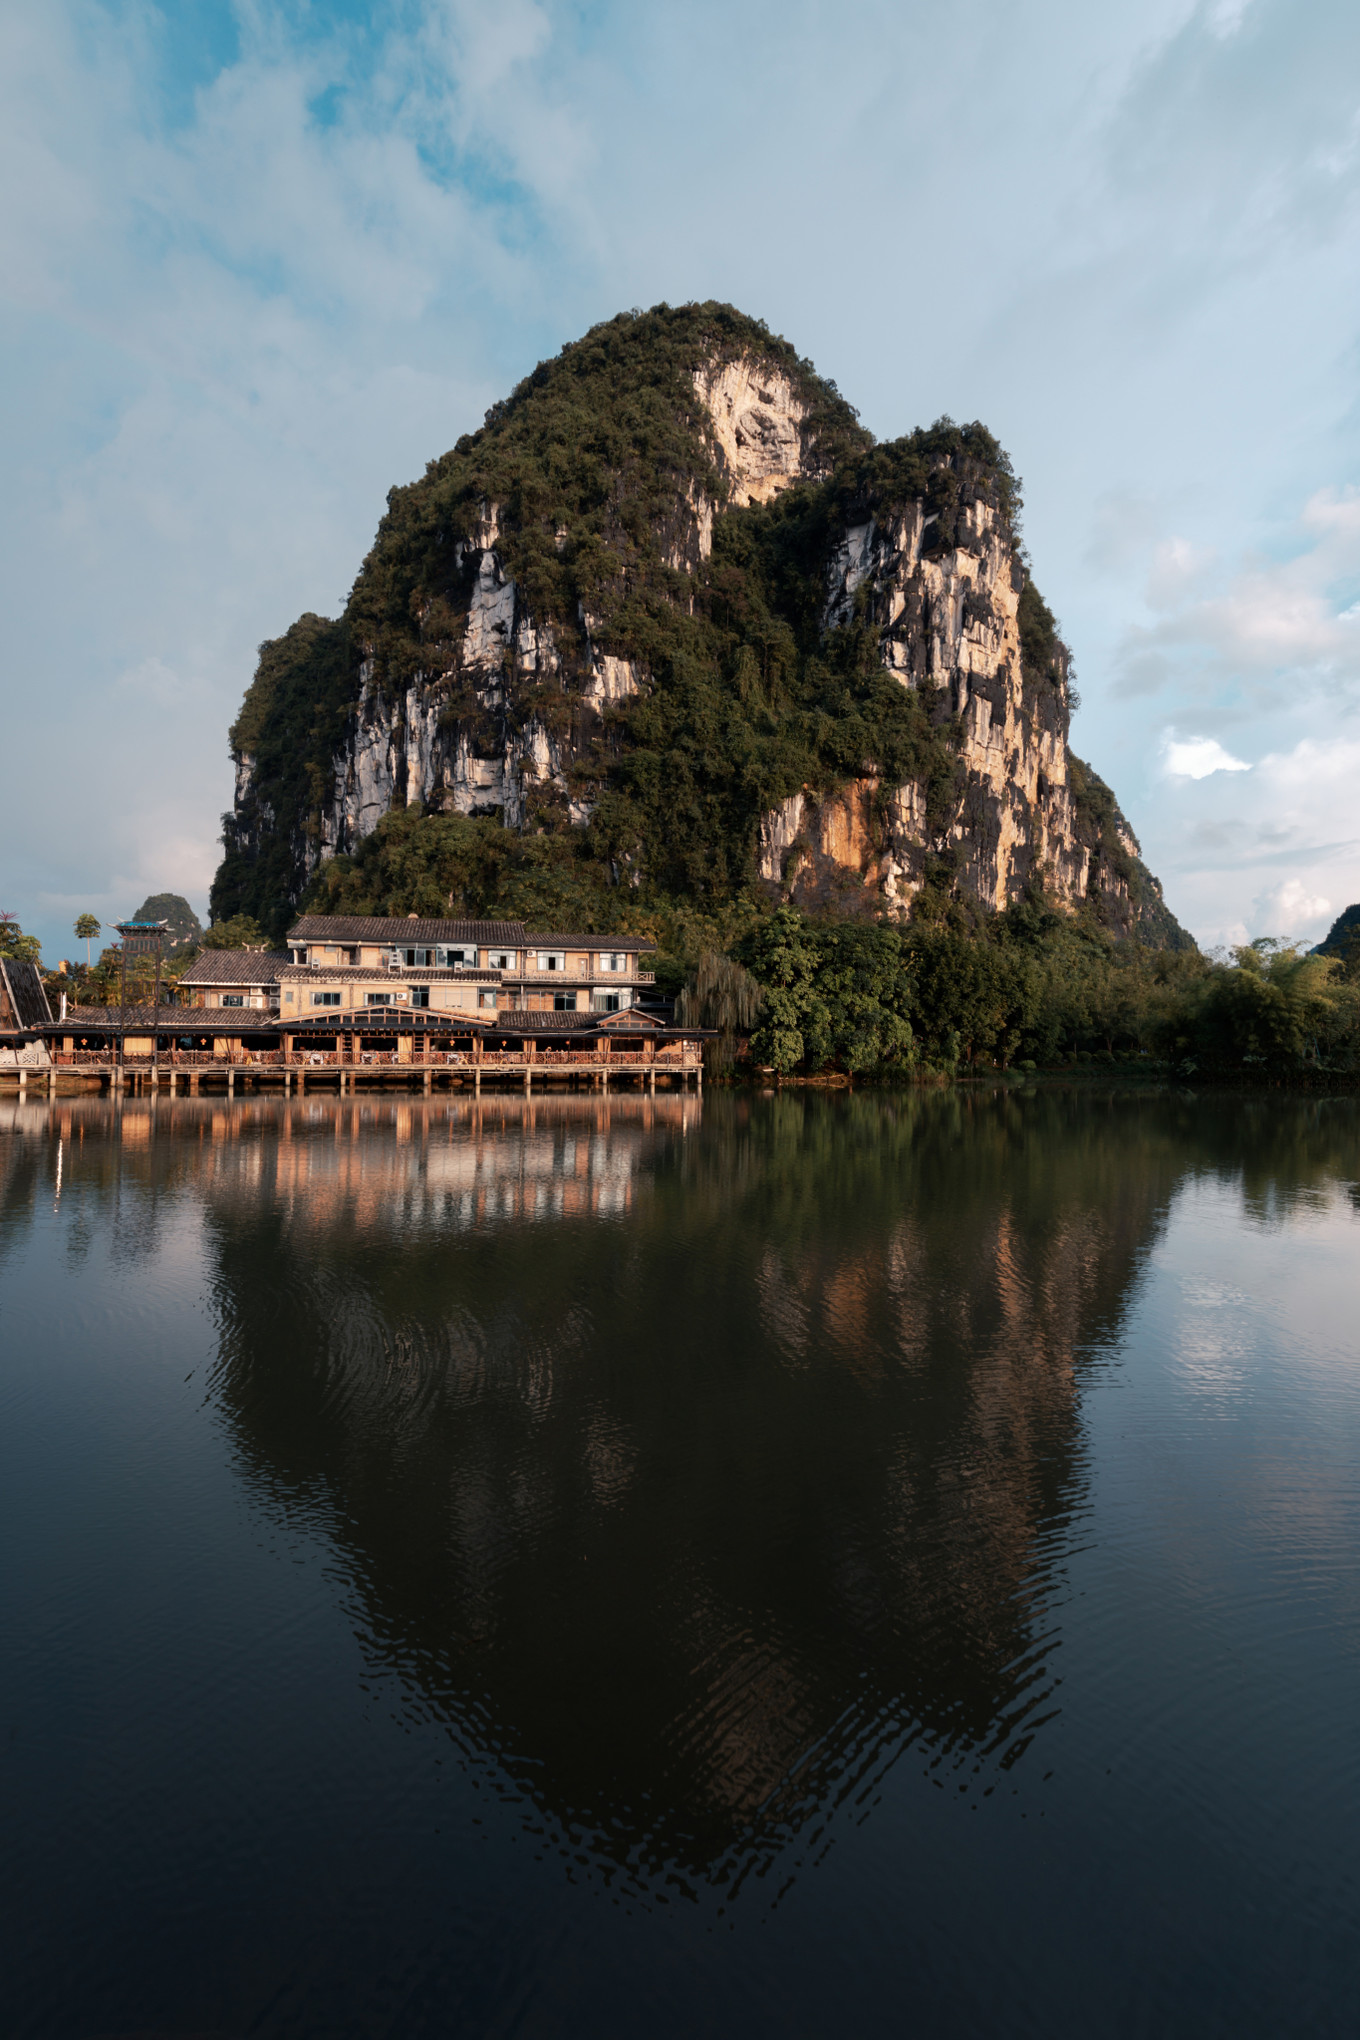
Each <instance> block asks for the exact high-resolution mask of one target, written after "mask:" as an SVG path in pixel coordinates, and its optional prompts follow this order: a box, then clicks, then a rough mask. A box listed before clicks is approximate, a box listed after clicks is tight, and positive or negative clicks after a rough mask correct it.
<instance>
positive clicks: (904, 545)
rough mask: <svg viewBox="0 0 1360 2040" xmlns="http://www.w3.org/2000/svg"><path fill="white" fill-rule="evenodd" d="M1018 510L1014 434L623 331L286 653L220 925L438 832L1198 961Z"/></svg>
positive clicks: (249, 702)
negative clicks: (516, 835) (970, 914)
mask: <svg viewBox="0 0 1360 2040" xmlns="http://www.w3.org/2000/svg"><path fill="white" fill-rule="evenodd" d="M1015 500H1016V498H1015V492H1014V483H1013V477H1012V476H1011V474H1010V469H1009V464H1008V463H1007V462H1006V459H1005V455H1004V454H1003V453H1002V452H1001V450H1000V449H999V448H998V447H997V446H996V444H995V442H994V441H993V440H991V438H990V435H988V434H987V433H986V432H985V431H984V429H983V428H982V427H980V426H969V427H954V426H953V425H951V424H950V422H949V421H948V420H943V421H941V422H940V424H939V425H938V426H936V427H933V428H931V430H930V431H929V432H926V433H917V434H913V435H911V436H910V437H909V438H908V439H906V440H901V441H896V442H893V443H892V444H891V445H888V446H886V447H875V446H874V444H873V442H872V440H871V439H870V438H869V435H868V434H867V433H865V432H864V431H863V429H862V428H861V427H860V426H859V425H858V422H857V421H856V419H855V417H854V414H853V412H851V411H850V410H849V407H848V406H847V405H846V404H845V403H844V401H843V399H841V398H840V396H839V393H838V392H836V390H835V388H834V385H829V384H826V383H823V382H822V381H821V380H820V378H818V377H817V376H816V375H815V374H814V373H813V371H812V370H811V368H810V367H809V365H808V364H807V363H805V362H801V361H800V360H799V359H798V357H797V356H796V355H794V354H793V352H792V350H791V349H790V348H788V347H787V345H786V343H784V342H781V341H777V340H775V339H774V338H773V336H771V335H769V334H768V333H767V332H766V331H765V329H764V328H762V327H758V326H756V325H754V324H753V322H751V321H749V320H745V319H743V317H742V315H740V314H738V313H735V312H733V311H732V310H731V308H730V307H723V306H697V307H683V308H681V310H680V311H678V312H672V311H670V310H668V309H667V308H665V307H662V308H659V310H658V311H657V312H655V313H649V314H643V315H630V316H629V317H628V318H624V319H620V320H615V321H613V322H611V323H610V324H609V325H608V326H607V327H604V328H599V329H596V332H595V333H593V334H591V335H588V336H587V338H586V340H585V341H583V342H579V343H576V344H575V346H573V347H572V348H568V349H566V350H564V352H563V355H562V356H561V357H560V358H559V360H558V361H557V362H556V363H551V364H545V365H544V366H543V367H542V368H540V369H539V370H537V371H535V374H534V375H533V376H532V377H530V378H528V379H527V380H526V382H525V383H524V384H523V385H521V387H520V389H519V390H518V391H516V392H515V395H514V397H513V398H512V399H511V400H509V402H508V403H507V404H505V405H502V406H497V407H495V409H494V410H493V411H492V412H490V413H488V416H487V424H486V426H485V427H484V429H483V431H482V432H480V433H477V434H474V435H471V436H470V437H469V438H467V439H465V440H460V441H459V442H458V445H457V447H456V448H455V449H454V450H453V452H452V453H450V454H448V455H445V456H444V457H443V458H442V459H441V460H439V461H436V462H433V463H431V466H430V469H429V470H428V472H427V475H426V477H425V478H424V480H423V481H420V482H417V483H415V484H413V485H412V486H411V487H410V488H408V489H404V490H394V491H393V493H392V496H391V497H390V498H389V511H388V515H387V517H386V518H385V519H384V522H383V525H382V528H381V529H380V531H379V535H378V540H377V542H376V544H375V546H374V549H373V551H372V553H371V554H370V555H369V558H368V560H367V561H366V562H365V564H364V568H363V570H362V572H361V574H360V576H359V578H358V580H357V581H356V583H355V589H354V593H353V595H352V596H351V598H350V603H349V605H348V607H347V610H346V613H345V615H344V617H342V618H340V619H338V620H337V621H335V622H329V621H327V620H326V619H323V618H319V617H304V618H302V619H300V621H299V622H298V623H297V624H295V625H294V626H293V627H292V629H291V630H290V631H289V632H288V633H287V635H286V636H285V637H284V638H283V639H279V640H276V641H273V642H272V643H270V644H267V645H265V646H263V647H262V648H261V662H260V668H259V671H258V673H257V675H256V679H255V682H254V683H253V685H252V687H251V689H250V692H249V693H248V695H247V698H246V703H245V707H244V709H243V711H242V715H241V717H240V719H239V720H238V723H237V726H236V728H235V730H234V732H233V752H234V758H235V764H236V792H235V800H234V804H233V810H232V813H231V814H230V815H228V816H227V817H225V818H224V841H225V845H226V851H227V856H226V858H225V860H224V863H223V866H222V869H221V871H220V872H219V876H218V882H217V886H216V888H215V891H214V911H215V912H222V913H229V912H237V911H248V912H253V913H256V914H258V915H259V916H260V917H261V918H262V919H264V920H265V921H266V922H267V923H269V924H270V925H272V924H273V923H275V922H281V921H282V919H284V918H286V915H287V913H288V912H290V911H291V909H292V906H293V905H294V904H295V903H296V901H297V900H298V898H299V897H300V896H301V894H302V892H303V891H304V889H305V888H306V886H307V884H308V881H309V880H310V878H311V877H312V875H313V874H314V873H315V872H316V870H317V868H318V866H319V865H321V864H323V863H324V862H325V861H326V860H328V859H331V858H334V857H337V856H343V855H352V854H353V853H355V852H356V851H357V850H358V848H359V846H360V845H361V844H362V843H363V842H364V840H365V839H366V838H367V837H368V836H370V835H371V834H372V832H373V831H374V830H375V829H376V828H377V827H378V826H379V825H380V824H381V823H382V822H383V821H384V818H385V817H386V816H388V815H389V814H390V813H392V812H393V811H394V810H411V809H418V810H420V811H421V812H422V813H424V814H426V815H438V814H455V815H465V816H491V817H496V818H498V819H499V820H500V821H501V822H503V823H504V825H505V826H506V827H507V828H508V829H511V830H516V831H524V830H549V831H552V832H557V833H560V832H568V833H570V832H572V831H575V832H578V833H580V834H581V837H582V841H583V842H586V841H587V840H588V843H589V847H590V852H591V855H592V856H593V857H594V859H595V868H596V869H597V870H604V871H606V872H607V873H608V874H610V879H609V882H611V883H614V884H627V885H629V886H632V887H634V888H639V887H640V888H643V889H644V890H645V889H646V888H647V887H649V886H650V887H651V888H653V889H654V890H657V891H659V892H663V893H666V894H667V895H669V896H674V895H675V894H676V893H678V892H680V893H683V892H693V893H697V894H700V895H707V896H711V897H721V896H723V895H724V894H726V895H728V896H730V895H731V893H732V892H734V891H735V890H737V889H738V888H739V887H740V886H741V885H743V884H748V885H760V886H764V887H765V888H767V889H768V890H769V891H771V892H773V893H776V894H777V895H778V896H780V897H782V898H785V899H788V900H792V901H794V902H796V903H799V904H802V905H805V906H808V907H819V908H820V907H835V908H838V909H840V910H841V911H849V912H855V913H873V914H877V913H883V914H886V915H888V916H890V917H892V918H896V919H904V918H907V917H908V916H909V915H910V913H911V911H912V907H913V902H914V901H915V900H916V899H917V897H918V895H919V894H920V892H921V890H922V888H923V886H926V885H928V884H930V885H936V886H941V885H943V886H945V887H948V888H952V889H954V890H955V891H957V892H959V893H962V894H966V895H968V896H969V897H971V898H973V899H975V900H976V901H978V902H979V903H981V904H982V905H983V906H985V907H987V908H989V909H994V910H999V909H1001V908H1004V907H1005V906H1006V905H1007V904H1008V903H1009V902H1011V901H1014V900H1016V899H1018V898H1020V897H1021V896H1022V895H1024V894H1025V893H1026V892H1027V891H1028V890H1031V889H1033V888H1036V887H1039V888H1042V889H1043V891H1044V892H1045V893H1046V895H1047V896H1048V897H1049V898H1050V899H1051V900H1052V901H1054V902H1055V903H1057V904H1058V905H1060V906H1062V907H1064V908H1066V909H1068V910H1072V911H1075V910H1077V909H1079V908H1081V907H1083V906H1091V907H1093V908H1094V909H1095V910H1096V911H1097V912H1098V914H1099V917H1100V918H1101V919H1102V920H1103V921H1104V922H1105V923H1106V925H1108V926H1110V927H1111V928H1113V929H1116V930H1118V931H1120V932H1128V931H1130V930H1131V929H1133V928H1135V927H1137V928H1139V929H1140V930H1141V931H1142V932H1143V933H1144V934H1145V935H1147V936H1148V937H1149V938H1150V939H1153V940H1170V939H1176V938H1177V936H1178V932H1179V931H1177V930H1176V929H1175V924H1174V922H1172V921H1171V919H1170V917H1169V915H1167V913H1166V910H1165V907H1164V906H1163V905H1162V902H1161V896H1160V889H1159V888H1158V887H1157V886H1156V882H1155V880H1153V879H1152V878H1151V877H1150V875H1149V874H1148V873H1146V871H1145V870H1144V869H1143V867H1142V865H1141V862H1140V860H1139V855H1138V846H1137V844H1136V842H1135V841H1134V839H1133V837H1132V834H1131V832H1130V831H1129V830H1128V826H1127V824H1126V823H1125V822H1124V820H1123V818H1122V816H1121V815H1120V814H1119V811H1118V808H1117V806H1116V805H1115V803H1114V800H1113V796H1112V795H1110V793H1109V791H1108V789H1107V788H1105V787H1104V786H1103V785H1102V784H1101V782H1100V781H1099V780H1098V779H1096V777H1095V775H1094V774H1092V773H1091V772H1090V771H1089V769H1088V768H1085V767H1083V766H1081V765H1080V764H1079V762H1078V761H1076V760H1075V759H1073V757H1072V756H1071V754H1070V751H1069V748H1068V741H1067V736H1068V722H1069V711H1070V697H1069V689H1068V660H1067V653H1066V649H1065V647H1064V646H1063V645H1062V644H1061V642H1060V640H1059V639H1058V638H1057V635H1056V631H1055V629H1054V627H1053V620H1052V618H1051V617H1050V616H1049V615H1048V612H1047V610H1046V609H1045V608H1044V605H1043V604H1042V602H1041V601H1039V599H1038V597H1037V595H1036V594H1035V592H1034V590H1033V589H1032V588H1030V587H1029V586H1028V585H1027V570H1026V567H1025V566H1024V564H1023V563H1022V561H1021V558H1020V555H1019V552H1018V548H1017V544H1016V540H1015V536H1014V529H1013V509H1014V504H1015ZM762 794H763V796H764V797H762Z"/></svg>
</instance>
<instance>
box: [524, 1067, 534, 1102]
mask: <svg viewBox="0 0 1360 2040" xmlns="http://www.w3.org/2000/svg"><path fill="white" fill-rule="evenodd" d="M533 1087H534V1080H533V1075H532V1073H531V1071H530V1069H529V1065H528V1063H525V1065H524V1095H525V1097H526V1098H527V1097H529V1095H530V1094H531V1092H532V1091H533Z"/></svg>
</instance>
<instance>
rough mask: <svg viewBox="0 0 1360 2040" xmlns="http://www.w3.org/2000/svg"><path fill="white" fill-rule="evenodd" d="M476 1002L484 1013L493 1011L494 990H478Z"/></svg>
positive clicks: (494, 1006)
mask: <svg viewBox="0 0 1360 2040" xmlns="http://www.w3.org/2000/svg"><path fill="white" fill-rule="evenodd" d="M477 1004H478V1005H479V1006H480V1007H481V1009H482V1011H483V1012H484V1013H494V1012H495V1010H496V994H495V993H494V992H478V994H477Z"/></svg>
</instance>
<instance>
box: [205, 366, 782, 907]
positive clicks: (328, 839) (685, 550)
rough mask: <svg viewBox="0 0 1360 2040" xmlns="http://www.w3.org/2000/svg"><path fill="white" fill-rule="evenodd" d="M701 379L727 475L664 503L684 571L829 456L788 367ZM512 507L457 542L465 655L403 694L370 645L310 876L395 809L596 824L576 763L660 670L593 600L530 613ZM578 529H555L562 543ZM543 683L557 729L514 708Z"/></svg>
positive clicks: (240, 771)
mask: <svg viewBox="0 0 1360 2040" xmlns="http://www.w3.org/2000/svg"><path fill="white" fill-rule="evenodd" d="M693 383H694V389H695V393H696V395H697V397H698V400H699V403H700V404H701V406H702V424H701V429H702V431H703V434H704V437H705V439H706V440H707V442H708V449H709V452H710V454H711V457H712V460H713V464H714V470H715V480H716V484H717V485H716V487H715V488H714V489H713V490H712V491H711V492H710V491H709V490H705V489H703V488H698V487H694V486H692V485H691V486H689V487H686V488H684V489H682V490H677V491H676V492H675V495H674V498H673V500H672V502H671V504H670V505H669V512H670V514H669V518H668V520H667V522H668V526H669V529H668V531H667V545H666V558H667V564H668V565H669V566H670V567H671V569H672V570H673V571H675V572H678V573H684V574H687V575H690V574H693V573H695V572H697V571H698V570H699V569H700V568H701V566H702V563H703V562H704V561H705V560H707V559H708V558H709V556H710V554H711V552H712V547H713V520H714V518H715V516H717V515H719V514H721V511H722V510H723V509H725V508H730V507H738V508H739V507H742V506H745V505H747V504H750V503H767V502H770V501H771V500H773V498H774V497H775V496H777V495H778V494H779V493H780V491H781V490H783V489H787V488H789V487H790V486H791V485H792V484H793V483H795V482H797V481H799V480H801V479H802V478H803V477H804V476H805V475H807V474H809V473H815V472H817V470H818V465H819V463H818V461H817V455H816V443H815V434H814V433H813V432H812V431H811V430H810V429H809V427H808V423H807V418H808V405H807V403H806V402H805V401H804V400H802V399H801V398H800V396H799V394H798V392H797V390H796V388H795V386H794V383H793V380H792V378H791V377H790V376H789V375H787V374H783V373H781V372H780V371H779V370H778V369H777V368H774V367H772V366H771V365H770V364H769V363H767V362H761V361H758V360H754V359H752V358H751V357H749V356H740V357H738V358H737V359H735V360H727V361H711V362H706V363H704V364H702V365H701V366H700V367H699V368H698V369H696V370H695V372H694V377H693ZM502 515H503V508H502V506H501V505H500V504H498V503H483V504H481V505H479V515H478V519H477V522H476V523H475V524H474V525H473V526H472V527H471V528H470V529H469V531H468V532H467V533H466V534H464V535H461V536H460V537H458V538H457V539H456V540H455V541H454V545H453V556H454V560H455V563H456V566H457V568H458V569H460V570H461V571H462V573H463V575H464V577H465V579H466V581H467V582H468V584H469V586H468V590H467V596H466V610H465V612H464V613H463V615H462V617H461V619H460V623H461V629H460V631H459V632H458V634H457V646H456V659H455V660H453V661H451V662H450V663H449V664H448V665H441V664H436V663H432V664H431V665H430V666H428V667H421V668H419V669H417V671H416V672H415V674H414V675H413V676H412V678H411V680H410V681H409V683H408V684H407V685H406V686H404V687H403V688H402V689H401V690H400V691H396V690H394V689H393V688H392V687H391V686H390V684H385V683H384V679H383V677H382V676H381V675H380V674H379V672H378V671H377V666H376V661H375V658H374V656H373V650H372V647H370V646H365V647H364V648H363V657H362V661H361V664H360V667H359V686H358V697H357V700H356V701H355V704H354V711H353V715H352V718H351V720H350V724H349V727H348V729H347V730H346V732H345V738H344V741H343V744H342V745H341V747H340V748H339V750H338V751H337V752H336V753H335V756H334V758H333V760H332V761H331V768H330V772H329V786H328V788H327V792H326V797H325V800H324V804H323V807H322V810H321V816H320V827H319V829H318V830H317V831H316V832H315V833H314V835H313V836H311V837H310V839H308V840H306V841H305V842H304V843H303V844H302V845H301V846H300V848H301V857H302V862H303V865H304V867H305V870H306V871H307V872H308V873H310V872H311V871H312V870H313V869H315V867H316V865H317V864H318V863H319V862H320V861H321V860H322V859H323V858H326V857H331V856H334V855H336V853H337V852H344V851H349V850H353V849H354V848H355V847H356V846H357V845H358V844H359V843H360V842H361V841H362V840H363V838H364V837H365V836H366V835H368V834H369V832H370V831H371V830H372V829H374V828H376V826H377V824H378V823H379V821H381V819H382V817H383V816H384V815H385V814H388V813H389V812H390V811H391V809H392V808H393V806H394V805H397V804H400V805H403V806H409V805H413V804H414V803H416V802H420V803H422V804H424V806H426V807H427V808H429V809H432V810H436V811H440V812H446V813H448V812H451V813H456V814H465V815H477V814H483V815H490V814H495V815H499V816H501V817H502V818H503V820H504V822H505V824H506V826H507V827H508V828H512V829H522V828H524V827H525V826H526V825H528V824H529V823H530V822H531V821H533V820H534V819H536V818H537V817H538V816H540V815H541V814H543V813H544V812H545V811H551V810H552V809H553V808H554V807H558V808H559V809H561V808H564V809H565V811H566V813H567V814H568V816H569V817H570V820H571V821H572V822H574V823H577V824H582V823H584V822H586V821H587V820H588V819H589V817H590V813H591V809H592V802H591V800H590V799H589V797H588V796H587V797H574V796H573V789H572V785H571V766H572V762H573V760H574V759H575V758H576V757H578V756H580V755H581V754H582V753H584V752H586V751H588V750H589V749H590V748H591V746H592V745H593V744H594V743H596V742H597V741H598V740H599V738H600V736H601V734H602V729H603V724H604V719H605V717H606V715H607V713H608V711H609V709H610V708H611V707H613V706H615V705H617V704H619V703H622V702H625V701H627V700H629V699H630V698H631V697H633V696H635V695H637V694H638V693H639V692H640V691H641V690H642V689H643V688H644V687H646V685H647V684H648V681H649V678H650V675H649V673H648V670H647V665H646V662H645V661H644V660H640V659H637V658H630V657H627V656H625V655H621V654H620V653H619V652H618V651H607V650H605V649H604V646H605V644H606V643H607V642H609V639H610V634H611V633H610V628H609V624H608V623H607V622H606V621H605V620H604V619H602V618H600V617H597V616H594V615H592V614H591V612H590V611H589V610H588V609H586V608H585V607H584V605H579V604H578V607H577V611H576V614H575V615H574V616H567V617H551V616H535V614H534V612H533V610H532V608H531V606H530V604H529V602H528V601H527V600H526V598H525V596H524V594H523V593H522V591H520V590H519V589H517V588H516V585H515V581H514V578H513V576H512V575H511V574H510V573H509V572H508V571H507V567H506V563H505V560H504V559H503V557H502V553H501V550H500V547H499V543H498V541H499V538H500V532H501V520H502ZM568 535H569V534H568V533H567V532H566V531H562V532H560V533H559V534H558V538H559V543H560V544H561V545H565V542H566V540H567V538H568ZM459 683H461V685H462V688H463V691H464V692H465V693H467V692H469V691H470V695H471V703H470V709H471V712H470V713H469V714H467V715H465V716H462V717H456V718H450V716H449V715H448V713H447V708H448V697H449V694H450V692H451V691H452V690H453V689H454V688H455V687H457V686H458V685H459ZM545 686H549V687H552V688H553V689H554V690H556V691H557V693H558V696H559V699H558V700H556V701H554V703H553V706H554V708H555V709H557V711H558V713H557V715H556V717H555V718H554V723H553V724H551V725H550V724H548V723H547V722H545V721H544V720H543V719H542V718H541V717H540V716H536V715H535V714H534V713H533V712H532V710H531V709H530V710H529V712H527V713H516V712H515V711H516V710H517V709H522V708H524V707H525V706H526V705H527V704H528V703H529V702H530V701H531V700H532V699H533V698H534V697H535V695H536V694H537V693H538V692H539V691H540V690H542V689H543V688H544V687H545ZM564 707H565V709H566V711H567V713H566V715H565V716H564V715H563V714H562V709H563V708H564ZM493 735H494V741H488V738H491V737H493ZM236 764H237V797H236V812H237V814H238V815H240V814H242V813H243V811H244V810H245V809H246V808H247V807H248V806H249V804H250V793H251V780H250V767H249V762H248V761H247V759H246V758H245V757H244V755H243V754H240V753H238V754H237V759H236Z"/></svg>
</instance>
